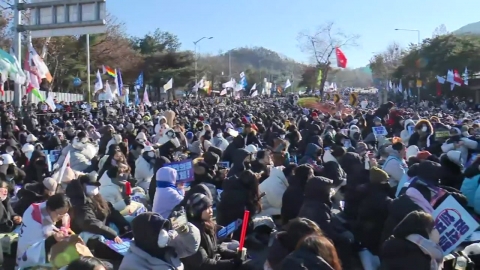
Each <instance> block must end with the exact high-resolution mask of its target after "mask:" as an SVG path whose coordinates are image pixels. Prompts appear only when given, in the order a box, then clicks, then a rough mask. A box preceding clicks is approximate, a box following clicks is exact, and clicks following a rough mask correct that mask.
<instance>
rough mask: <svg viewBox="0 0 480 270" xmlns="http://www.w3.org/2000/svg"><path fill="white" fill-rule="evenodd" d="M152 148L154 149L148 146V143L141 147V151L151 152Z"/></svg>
mask: <svg viewBox="0 0 480 270" xmlns="http://www.w3.org/2000/svg"><path fill="white" fill-rule="evenodd" d="M153 150H154V149H153V147H152V146H150V145H148V146H145V148H143V151H144V152H151V151H153Z"/></svg>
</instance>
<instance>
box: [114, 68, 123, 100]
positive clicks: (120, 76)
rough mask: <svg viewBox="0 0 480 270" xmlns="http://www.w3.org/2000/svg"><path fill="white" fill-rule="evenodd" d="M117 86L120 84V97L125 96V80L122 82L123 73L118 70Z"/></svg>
mask: <svg viewBox="0 0 480 270" xmlns="http://www.w3.org/2000/svg"><path fill="white" fill-rule="evenodd" d="M116 80H117V84H118V93H119V94H120V96H122V95H123V92H122V90H123V80H122V72H120V69H117V78H116Z"/></svg>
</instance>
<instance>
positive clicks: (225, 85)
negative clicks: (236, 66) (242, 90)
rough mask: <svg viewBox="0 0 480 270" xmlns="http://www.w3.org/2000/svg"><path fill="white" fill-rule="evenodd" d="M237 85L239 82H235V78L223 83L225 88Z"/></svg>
mask: <svg viewBox="0 0 480 270" xmlns="http://www.w3.org/2000/svg"><path fill="white" fill-rule="evenodd" d="M236 85H237V83H236V82H235V79H233V78H232V79H230V81H228V82H226V83H224V84H222V87H223V88H235V86H236Z"/></svg>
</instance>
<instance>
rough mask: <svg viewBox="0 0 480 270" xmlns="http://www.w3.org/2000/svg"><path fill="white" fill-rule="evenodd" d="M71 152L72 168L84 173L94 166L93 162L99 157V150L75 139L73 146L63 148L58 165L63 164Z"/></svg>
mask: <svg viewBox="0 0 480 270" xmlns="http://www.w3.org/2000/svg"><path fill="white" fill-rule="evenodd" d="M69 152H70V168H72V170H74V171H79V172H83V171H86V170H87V168H88V167H90V165H91V164H92V162H91V160H92V159H93V158H94V157H95V156H96V155H97V153H98V149H97V147H96V146H95V145H93V144H91V143H88V142H81V141H79V140H78V138H75V139H73V142H72V144H70V145H68V146H67V147H65V148H63V150H62V154H61V155H60V157H59V158H58V161H57V164H59V165H61V164H63V161H64V160H65V158H66V156H67V154H68V153H69Z"/></svg>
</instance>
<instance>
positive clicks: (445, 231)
mask: <svg viewBox="0 0 480 270" xmlns="http://www.w3.org/2000/svg"><path fill="white" fill-rule="evenodd" d="M433 217H434V219H435V229H437V230H438V232H439V234H440V241H439V243H438V244H439V245H440V247H441V248H442V250H443V254H444V255H447V254H449V253H450V252H452V251H453V250H455V248H456V247H457V246H458V245H460V243H462V242H463V241H465V240H466V239H467V238H468V237H469V236H470V235H471V234H472V233H473V232H474V231H475V230H476V229H477V228H478V223H477V221H475V219H474V218H473V217H472V216H471V215H470V214H469V213H468V212H467V211H466V210H465V209H464V208H463V207H462V206H461V205H460V204H459V203H458V202H457V200H455V198H453V197H452V196H448V197H447V198H446V199H445V200H444V201H443V202H442V203H441V204H440V205H439V206H438V207H437V209H435V211H433Z"/></svg>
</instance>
